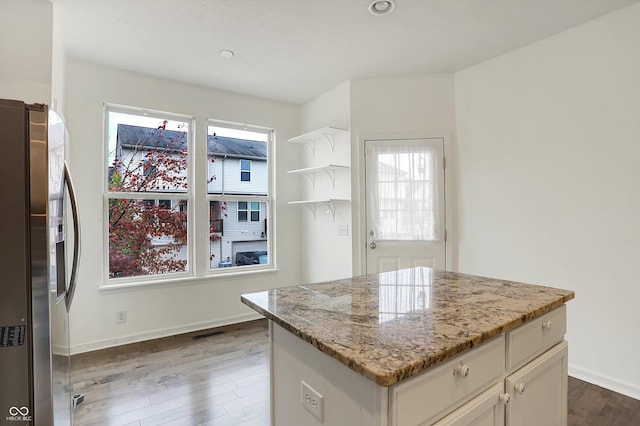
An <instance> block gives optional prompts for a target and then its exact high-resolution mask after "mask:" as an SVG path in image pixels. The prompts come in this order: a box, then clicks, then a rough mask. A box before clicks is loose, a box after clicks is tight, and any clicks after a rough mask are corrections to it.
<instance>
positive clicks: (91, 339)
mask: <svg viewBox="0 0 640 426" xmlns="http://www.w3.org/2000/svg"><path fill="white" fill-rule="evenodd" d="M66 75H67V80H66V102H65V104H66V118H67V124H68V127H69V129H70V134H71V167H72V173H73V174H74V176H75V177H76V179H75V180H76V182H75V183H76V187H77V188H76V191H77V198H78V202H79V211H80V216H81V221H82V260H81V262H80V271H79V276H78V280H79V283H78V289H77V292H76V299H75V301H74V305H73V307H72V309H71V346H72V352H74V353H77V352H82V351H86V350H91V349H96V348H100V347H106V346H110V345H114V344H120V343H124V342H130V341H135V340H142V339H147V338H153V337H158V336H163V335H169V334H175V333H179V332H184V331H190V330H196V329H201V328H206V327H211V326H216V325H221V324H226V323H231V322H238V321H242V320H246V319H249V318H254V317H256V314H255V312H254V311H252V310H251V309H249V308H248V307H246V306H244V305H242V304H241V303H240V294H242V293H245V292H249V291H257V290H262V289H267V288H273V287H278V286H284V285H294V284H298V282H299V280H300V266H299V264H300V254H299V253H300V245H299V241H298V239H297V238H296V237H295V233H292V232H288V230H289V229H299V226H300V218H299V215H298V214H297V212H296V211H294V210H292V209H290V208H289V207H288V206H287V205H286V201H287V200H288V199H290V198H291V197H292V195H291V193H297V191H298V183H297V181H296V180H295V179H292V178H291V177H290V176H288V175H287V174H286V171H285V170H286V169H288V168H291V167H293V166H292V165H296V164H297V163H298V158H297V155H298V151H297V150H292V149H291V147H290V146H288V144H285V143H283V141H285V140H286V139H288V138H290V137H293V136H294V135H295V134H296V133H297V132H298V125H299V107H298V106H295V105H289V104H285V103H278V102H272V101H266V100H262V99H258V98H253V97H249V96H243V95H237V94H233V93H229V92H225V91H221V90H214V89H207V88H203V87H198V86H193V85H188V84H183V83H177V82H173V81H169V80H164V79H159V78H153V77H149V76H145V75H139V74H133V73H129V72H124V71H120V70H115V69H110V68H105V67H102V66H98V65H94V64H90V63H86V62H81V61H78V60H73V59H70V60H69V61H68V62H67V66H66ZM104 102H109V103H116V104H123V105H130V106H138V107H145V108H149V109H155V110H161V111H168V112H176V113H180V114H187V115H193V116H195V117H196V119H197V120H198V121H197V124H196V134H199V135H206V134H207V128H206V126H207V123H206V119H208V118H214V119H220V120H225V121H233V122H241V123H247V124H255V125H259V126H265V127H273V128H275V129H276V131H277V141H276V144H275V161H276V162H277V166H276V176H275V177H276V193H277V204H276V213H277V219H276V222H275V226H274V231H275V232H276V244H277V246H276V251H277V254H278V256H279V262H278V266H279V271H277V272H268V273H260V274H253V275H239V276H234V277H228V278H223V277H216V278H209V279H199V280H194V281H192V282H189V283H185V284H166V285H152V286H148V287H145V288H139V287H138V288H127V289H120V290H104V289H102V290H101V289H100V285H101V284H102V259H103V258H102V256H103V229H102V228H103V223H102V218H103V199H102V189H103V185H102V179H103V164H102V150H103V145H102V144H103V103H104ZM197 155H198V158H202V161H206V160H205V158H204V156H205V155H206V150H203V151H202V152H198V154H197ZM204 174H205V172H203V173H202V176H196V183H195V185H194V189H195V190H196V191H203V192H204V191H205V190H206V188H205V187H206V176H204ZM205 210H206V209H205ZM200 214H201V215H202V217H203V218H204V220H202V223H201V224H199V228H198V230H197V231H198V232H196V233H197V234H199V235H206V237H204V238H198V236H197V235H196V238H197V240H198V244H200V245H202V246H205V245H206V244H208V242H209V239H208V220H207V219H208V214H207V213H206V211H203V212H200ZM270 226H271V223H270ZM281 230H282V232H281ZM203 254H204V256H203V257H202V258H201V259H199V260H200V262H201V264H203V265H206V264H207V262H208V256H209V254H208V250H207V249H205V250H204V251H203ZM121 310H126V311H127V322H126V323H125V324H116V312H118V311H121Z"/></svg>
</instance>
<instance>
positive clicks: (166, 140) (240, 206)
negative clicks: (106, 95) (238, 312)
mask: <svg viewBox="0 0 640 426" xmlns="http://www.w3.org/2000/svg"><path fill="white" fill-rule="evenodd" d="M187 146H188V138H187V137H186V133H185V132H180V131H174V130H164V129H152V128H147V127H140V126H132V125H126V124H119V125H118V135H117V143H116V152H115V153H114V154H115V158H116V159H118V160H119V164H120V167H126V165H129V167H131V166H130V165H131V164H133V165H136V166H135V167H137V173H138V174H142V175H144V176H146V175H147V174H156V173H158V172H159V170H158V169H159V168H161V167H162V166H161V165H160V164H156V163H154V160H153V158H154V157H153V155H150V153H151V152H153V151H158V152H162V153H164V154H166V153H169V154H170V155H171V156H172V157H174V158H176V159H179V158H185V157H184V156H185V155H186V154H185V153H186V152H187ZM181 156H182V157H181ZM207 161H208V165H209V166H208V177H207V193H208V194H211V195H217V196H224V198H222V197H221V198H220V200H218V201H210V205H209V206H210V209H209V218H210V263H211V264H210V267H211V268H212V269H215V268H218V267H226V266H235V265H247V264H254V263H266V261H267V249H268V244H267V203H266V202H263V201H256V200H253V201H252V200H251V199H247V200H241V199H240V200H233V196H236V195H237V196H238V198H240V197H242V196H256V195H259V196H266V195H267V193H268V192H267V188H268V169H267V143H266V142H260V141H253V140H248V139H237V138H230V137H223V136H217V135H215V134H214V135H209V136H208V138H207ZM182 173H183V176H186V171H183V172H182ZM153 186H154V188H153V190H154V191H157V192H167V193H186V189H185V188H182V187H177V186H176V185H173V184H171V183H168V182H164V181H158V180H156V182H154V185H153ZM229 196H231V197H232V198H231V199H230V198H229ZM156 202H157V203H163V204H167V206H170V207H171V208H175V207H176V206H177V204H178V202H177V201H170V200H156ZM169 242H170V238H167V237H155V238H153V239H152V243H153V244H154V245H157V244H168V243H169Z"/></svg>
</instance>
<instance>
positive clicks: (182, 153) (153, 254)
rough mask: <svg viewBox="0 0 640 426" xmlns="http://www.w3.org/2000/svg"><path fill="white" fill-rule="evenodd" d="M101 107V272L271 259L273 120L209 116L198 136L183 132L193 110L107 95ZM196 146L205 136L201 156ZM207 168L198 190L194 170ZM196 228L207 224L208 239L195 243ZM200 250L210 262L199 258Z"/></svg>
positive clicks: (250, 265)
mask: <svg viewBox="0 0 640 426" xmlns="http://www.w3.org/2000/svg"><path fill="white" fill-rule="evenodd" d="M105 111H106V112H105V114H106V123H107V129H106V132H107V134H106V136H107V137H106V147H107V155H106V156H105V158H106V164H105V169H106V173H105V175H106V179H105V183H104V185H105V190H104V194H105V195H104V199H105V220H104V222H105V224H106V226H105V262H104V264H105V265H107V267H106V268H105V281H108V282H109V284H114V285H116V284H120V283H132V284H137V283H139V282H141V281H142V280H144V281H145V282H146V281H149V280H164V279H172V278H179V277H189V276H203V275H207V274H212V275H213V274H220V273H225V272H227V271H229V270H228V269H221V268H234V269H242V270H251V269H271V268H273V265H274V262H273V259H272V258H271V257H270V256H269V254H270V253H271V252H272V249H271V247H272V239H271V238H270V233H269V232H270V230H269V229H268V228H267V220H268V218H269V216H270V215H271V209H272V205H273V199H272V197H271V182H270V176H271V171H270V168H269V167H270V163H269V152H270V144H271V139H272V134H273V131H272V130H271V129H266V128H259V127H253V126H248V125H237V124H230V123H226V122H218V121H213V120H210V121H209V123H208V130H209V131H208V134H207V135H206V139H205V135H203V136H202V138H201V140H198V139H194V138H193V135H192V134H191V133H190V132H189V129H192V128H193V126H194V125H195V120H194V119H193V117H187V116H182V115H178V114H172V113H164V112H157V111H150V110H143V109H138V108H130V107H122V106H113V105H107V106H106V109H105ZM199 146H202V147H204V146H206V149H207V157H206V163H205V161H197V160H195V161H194V160H192V157H194V158H195V156H193V155H192V153H193V152H195V151H194V149H195V148H194V147H199ZM203 151H204V150H203ZM205 164H206V166H205ZM205 175H206V179H207V182H206V192H205V191H202V193H200V194H198V193H195V191H194V189H193V185H192V179H193V177H194V176H205ZM196 188H197V186H196ZM193 232H195V234H193V235H198V236H200V235H203V234H206V233H207V232H208V233H209V244H204V245H203V244H195V239H194V238H192V237H191V235H192V233H193ZM205 250H206V254H205V253H203V251H205ZM205 256H207V257H208V259H209V262H197V260H198V259H206V257H205Z"/></svg>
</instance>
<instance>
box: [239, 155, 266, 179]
mask: <svg viewBox="0 0 640 426" xmlns="http://www.w3.org/2000/svg"><path fill="white" fill-rule="evenodd" d="M243 163H247V164H249V168H248V169H246V168H243V167H242V164H243ZM268 163H269V157H268V156H267V164H268ZM252 167H253V164H252V162H251V160H245V159H240V182H248V183H251V169H252ZM245 173H246V174H247V176H248V179H247V180H245V179H243V177H244V174H245Z"/></svg>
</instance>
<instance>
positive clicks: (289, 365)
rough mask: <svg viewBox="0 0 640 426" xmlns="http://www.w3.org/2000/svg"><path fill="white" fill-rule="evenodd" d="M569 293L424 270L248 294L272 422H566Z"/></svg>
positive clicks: (400, 425)
mask: <svg viewBox="0 0 640 426" xmlns="http://www.w3.org/2000/svg"><path fill="white" fill-rule="evenodd" d="M573 297H574V293H573V292H571V291H567V290H560V289H555V288H550V287H542V286H536V285H530V284H523V283H516V282H511V281H504V280H497V279H491V278H484V277H477V276H471V275H465V274H459V273H453V272H444V271H437V270H433V269H430V268H423V267H419V268H413V269H406V270H401V271H392V272H384V273H379V274H372V275H366V276H361V277H355V278H349V279H344V280H336V281H330V282H326V283H320V284H310V285H300V286H294V287H285V288H278V289H273V290H267V291H262V292H256V293H250V294H245V295H243V296H242V297H241V300H242V302H243V303H245V304H246V305H248V306H249V307H251V308H253V309H254V310H256V311H257V312H259V313H261V314H262V315H264V316H265V317H266V318H267V319H269V324H270V327H269V330H270V346H271V348H270V349H271V418H272V424H273V425H275V426H288V425H322V424H326V425H332V426H333V425H336V426H337V425H349V426H355V425H362V426H365V425H366V426H373V425H379V426H390V425H392V426H404V425H423V424H434V423H436V422H441V423H440V424H460V425H462V424H469V423H472V422H476V424H490V425H498V424H500V425H504V424H519V425H520V424H525V425H526V424H535V425H539V424H550V425H552V424H553V425H555V424H558V425H562V424H566V394H567V343H566V342H565V341H564V334H565V330H566V309H565V306H564V304H565V302H567V301H569V300H571V299H572V298H573Z"/></svg>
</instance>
